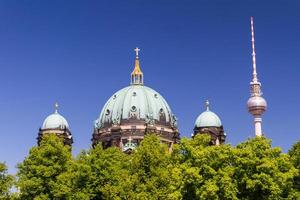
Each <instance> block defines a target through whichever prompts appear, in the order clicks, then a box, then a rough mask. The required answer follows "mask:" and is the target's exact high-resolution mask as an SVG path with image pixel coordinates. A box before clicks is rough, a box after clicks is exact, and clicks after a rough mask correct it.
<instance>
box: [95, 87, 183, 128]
mask: <svg viewBox="0 0 300 200" xmlns="http://www.w3.org/2000/svg"><path fill="white" fill-rule="evenodd" d="M129 119H136V120H143V121H144V122H145V123H158V124H162V125H168V126H171V127H176V126H177V122H176V118H175V116H174V115H173V113H172V111H171V109H170V107H169V105H168V103H167V102H166V100H165V99H164V98H163V97H162V96H161V95H160V94H159V93H158V92H156V91H155V90H153V89H151V88H149V87H147V86H144V85H131V86H128V87H125V88H123V89H121V90H119V91H118V92H116V93H115V94H114V95H113V96H112V97H110V98H109V100H108V101H107V102H106V104H105V105H104V107H103V109H102V111H101V114H100V116H99V119H98V120H96V122H95V127H97V128H102V127H108V126H112V125H119V124H121V122H125V121H128V120H129Z"/></svg>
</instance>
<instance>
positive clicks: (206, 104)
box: [205, 100, 209, 111]
mask: <svg viewBox="0 0 300 200" xmlns="http://www.w3.org/2000/svg"><path fill="white" fill-rule="evenodd" d="M205 108H206V110H207V111H208V110H209V101H208V100H206V101H205Z"/></svg>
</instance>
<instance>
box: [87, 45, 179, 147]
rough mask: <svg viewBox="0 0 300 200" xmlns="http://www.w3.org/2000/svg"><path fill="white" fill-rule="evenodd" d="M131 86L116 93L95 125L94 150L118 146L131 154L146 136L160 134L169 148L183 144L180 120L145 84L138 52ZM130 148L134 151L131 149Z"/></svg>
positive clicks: (161, 98) (157, 94) (163, 100)
mask: <svg viewBox="0 0 300 200" xmlns="http://www.w3.org/2000/svg"><path fill="white" fill-rule="evenodd" d="M135 51H136V59H135V67H134V70H133V72H132V73H131V85H130V86H127V87H125V88H123V89H121V90H119V91H117V92H116V93H114V94H113V95H112V96H111V97H110V98H109V99H108V101H107V102H106V103H105V105H104V107H103V108H102V110H101V113H100V116H99V118H98V119H96V120H95V123H94V134H93V139H92V141H93V146H95V145H96V144H97V143H99V142H100V143H102V145H103V147H104V148H106V147H109V146H118V147H120V148H121V149H122V150H123V151H131V150H133V149H132V148H133V147H136V146H138V144H139V143H140V141H141V140H142V139H143V138H144V136H145V135H146V134H157V135H158V136H159V137H160V139H161V141H162V142H163V143H166V144H167V145H168V146H169V148H171V147H172V144H174V143H176V142H177V141H178V140H179V133H178V130H177V119H176V117H175V115H174V114H173V113H172V111H171V108H170V106H169V105H168V103H167V101H166V100H165V99H164V98H163V97H162V96H161V95H160V94H159V93H158V92H156V91H155V90H153V89H152V88H150V87H147V86H145V85H144V84H143V81H144V79H143V73H142V71H141V69H140V64H139V58H138V51H139V49H138V48H136V49H135ZM128 147H132V148H129V149H128Z"/></svg>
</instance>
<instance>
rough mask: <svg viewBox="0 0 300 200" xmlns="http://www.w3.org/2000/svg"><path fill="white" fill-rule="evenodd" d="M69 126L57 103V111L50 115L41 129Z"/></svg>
mask: <svg viewBox="0 0 300 200" xmlns="http://www.w3.org/2000/svg"><path fill="white" fill-rule="evenodd" d="M64 128H69V123H68V121H67V120H66V119H65V118H64V117H63V116H61V115H60V114H59V113H58V104H57V103H56V104H55V112H54V113H53V114H51V115H49V116H48V117H47V118H46V119H45V120H44V122H43V125H42V126H41V129H43V130H44V129H64Z"/></svg>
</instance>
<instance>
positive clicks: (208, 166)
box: [172, 134, 238, 200]
mask: <svg viewBox="0 0 300 200" xmlns="http://www.w3.org/2000/svg"><path fill="white" fill-rule="evenodd" d="M210 141H211V137H210V136H209V135H203V134H197V135H196V136H195V137H194V139H187V138H183V139H182V140H181V143H180V144H179V145H177V146H176V147H175V148H174V151H173V153H172V160H173V162H175V163H174V167H173V173H174V174H177V176H173V177H177V180H176V181H175V182H176V183H178V184H177V190H178V191H180V194H181V199H188V200H190V199H237V192H238V191H237V181H236V180H234V178H233V177H234V172H235V166H234V160H235V155H234V150H233V148H232V147H231V146H230V145H220V146H210V145H209V144H210Z"/></svg>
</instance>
